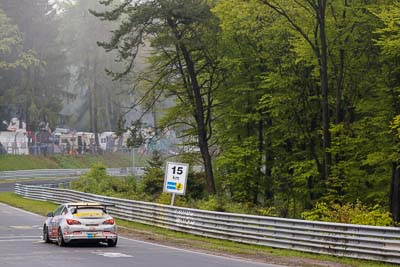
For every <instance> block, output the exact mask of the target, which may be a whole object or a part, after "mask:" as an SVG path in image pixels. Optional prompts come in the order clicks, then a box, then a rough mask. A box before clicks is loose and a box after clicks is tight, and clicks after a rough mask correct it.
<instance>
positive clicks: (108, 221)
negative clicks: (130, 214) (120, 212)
mask: <svg viewBox="0 0 400 267" xmlns="http://www.w3.org/2000/svg"><path fill="white" fill-rule="evenodd" d="M103 224H114V219H109V220H106V221H104V222H103Z"/></svg>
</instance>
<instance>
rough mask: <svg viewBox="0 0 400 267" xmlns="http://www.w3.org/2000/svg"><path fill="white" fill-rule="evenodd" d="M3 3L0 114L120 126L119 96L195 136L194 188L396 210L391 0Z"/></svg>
mask: <svg viewBox="0 0 400 267" xmlns="http://www.w3.org/2000/svg"><path fill="white" fill-rule="evenodd" d="M15 2H16V1H15V0H0V118H1V120H2V121H3V120H5V119H7V118H9V116H10V115H11V114H17V115H18V116H19V117H20V118H22V119H23V120H24V121H26V123H27V128H30V129H34V128H35V127H37V125H38V124H39V122H41V121H46V122H51V125H57V124H59V123H61V121H62V120H64V121H63V123H70V124H71V123H78V122H80V123H81V125H83V126H82V127H86V129H88V130H91V131H97V130H101V129H112V130H116V129H118V127H120V126H121V125H120V124H121V114H124V112H126V109H125V108H126V107H128V108H131V109H134V108H136V107H140V108H141V110H142V111H143V112H154V110H157V109H158V115H157V118H156V119H155V122H156V126H157V128H158V129H160V131H162V129H165V128H169V129H176V130H177V131H178V132H179V133H180V134H181V135H182V136H185V137H191V138H190V140H193V144H195V145H196V146H198V148H199V150H198V153H197V155H193V154H190V155H181V160H182V161H186V162H188V163H191V164H201V165H202V166H203V170H204V173H203V174H202V177H201V179H202V183H201V184H200V185H199V186H201V188H202V191H203V196H213V195H217V196H222V197H225V198H227V199H229V201H232V202H235V203H242V204H243V205H246V206H247V207H253V206H257V207H263V208H265V209H268V208H274V210H276V215H277V216H282V217H291V218H300V217H302V214H304V212H305V211H309V210H312V209H314V210H315V209H317V210H318V209H321V207H322V208H327V207H328V208H329V206H330V207H333V206H335V207H336V206H343V207H356V206H357V205H365V207H367V208H366V209H367V210H368V207H369V208H370V209H379V210H380V211H381V212H389V213H390V214H391V216H392V218H393V220H394V221H400V157H399V156H400V154H399V149H400V4H399V2H398V1H396V0H331V1H328V0H234V1H233V0H192V1H187V0H148V1H133V0H85V1H83V0H79V1H78V0H77V1H72V0H70V1H68V0H64V1H61V0H60V1H50V2H49V1H47V0H34V1H32V0H20V1H18V4H15ZM72 81H73V82H72ZM76 98H79V99H81V101H82V105H81V106H80V107H81V108H80V109H78V108H71V107H70V108H66V107H68V103H70V102H72V101H73V100H74V99H76ZM167 99H168V100H169V101H171V100H172V102H173V105H168V106H163V108H161V106H162V104H161V103H162V102H163V101H166V100H167ZM0 127H1V126H0ZM189 179H190V177H189ZM360 203H361V204H360Z"/></svg>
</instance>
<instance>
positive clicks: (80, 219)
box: [62, 207, 118, 246]
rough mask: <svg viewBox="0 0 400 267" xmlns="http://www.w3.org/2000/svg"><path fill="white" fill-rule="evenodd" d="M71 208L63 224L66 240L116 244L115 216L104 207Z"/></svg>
mask: <svg viewBox="0 0 400 267" xmlns="http://www.w3.org/2000/svg"><path fill="white" fill-rule="evenodd" d="M71 210H72V212H71V213H70V215H69V216H67V218H65V221H64V222H63V225H62V231H63V238H64V240H65V242H67V243H69V242H71V241H91V242H107V243H108V245H109V246H115V245H116V243H117V239H118V235H117V226H116V224H115V221H114V218H113V217H111V216H110V215H108V214H107V213H106V212H105V210H104V209H103V208H102V207H72V208H71Z"/></svg>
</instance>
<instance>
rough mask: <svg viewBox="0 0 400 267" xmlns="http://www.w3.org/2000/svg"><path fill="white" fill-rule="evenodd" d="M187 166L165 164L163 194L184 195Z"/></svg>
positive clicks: (182, 164) (172, 163)
mask: <svg viewBox="0 0 400 267" xmlns="http://www.w3.org/2000/svg"><path fill="white" fill-rule="evenodd" d="M188 170H189V164H185V163H176V162H167V165H166V168H165V179H164V192H166V193H172V194H178V195H184V194H185V192H186V180H187V175H188Z"/></svg>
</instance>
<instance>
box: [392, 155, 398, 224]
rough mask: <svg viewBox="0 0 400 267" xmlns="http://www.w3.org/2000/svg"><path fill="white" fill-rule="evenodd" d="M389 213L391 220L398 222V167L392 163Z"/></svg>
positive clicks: (396, 163)
mask: <svg viewBox="0 0 400 267" xmlns="http://www.w3.org/2000/svg"><path fill="white" fill-rule="evenodd" d="M390 212H391V213H392V217H393V220H395V221H397V222H398V221H400V166H399V163H398V162H393V163H392V179H391V183H390Z"/></svg>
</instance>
